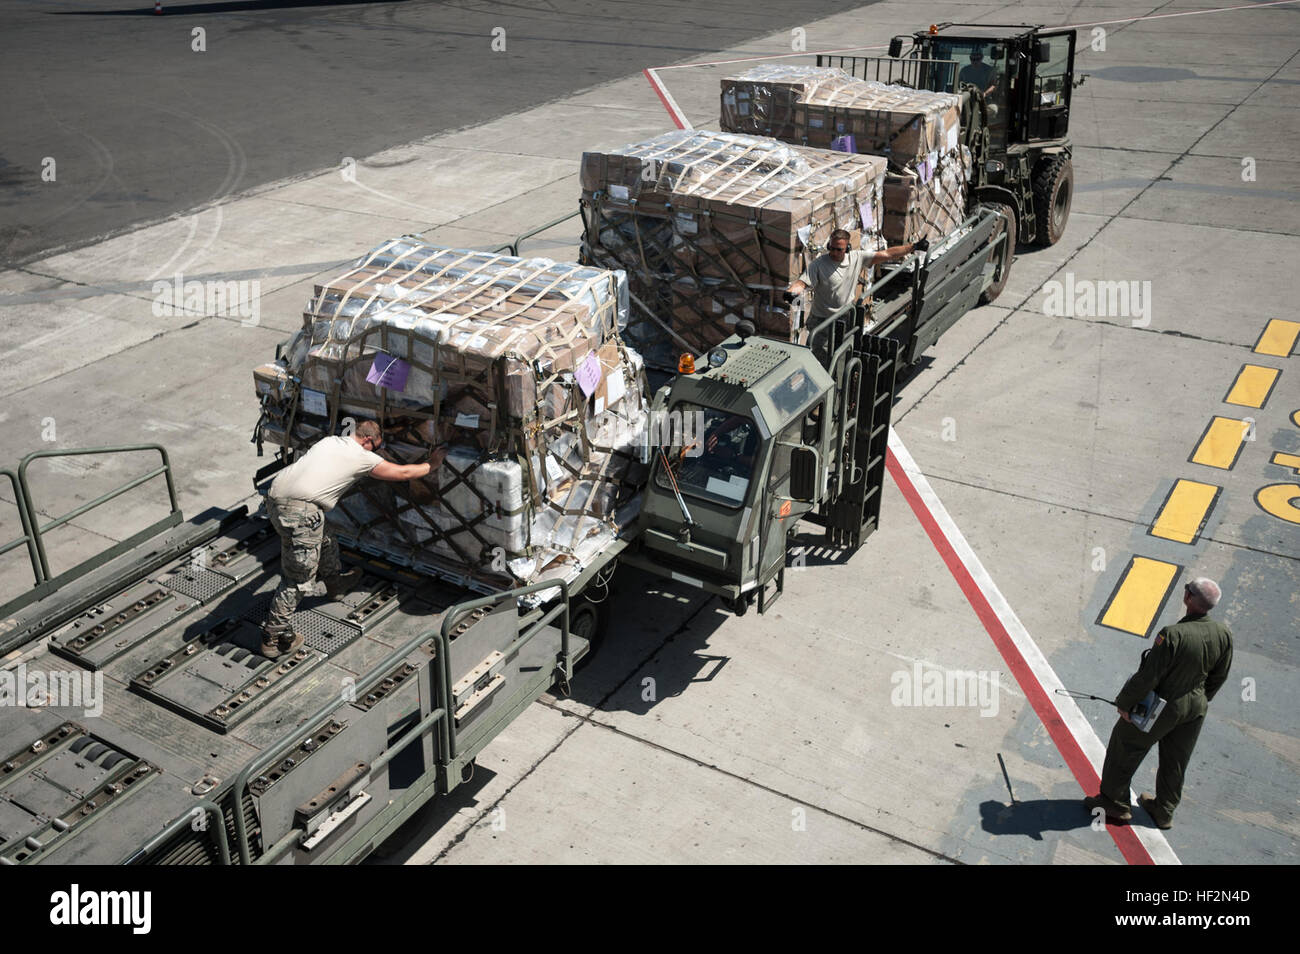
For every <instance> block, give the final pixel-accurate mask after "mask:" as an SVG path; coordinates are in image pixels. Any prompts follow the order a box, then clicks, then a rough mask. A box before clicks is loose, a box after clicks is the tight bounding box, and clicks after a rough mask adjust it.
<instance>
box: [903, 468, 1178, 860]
mask: <svg viewBox="0 0 1300 954" xmlns="http://www.w3.org/2000/svg"><path fill="white" fill-rule="evenodd" d="M885 466H886V467H887V468H888V469H889V473H890V476H892V477H893V478H894V483H895V484H897V485H898V489H899V490H901V491H902V492H903V496H904V497H905V498H906V499H907V502H908V505H909V506H911V508H912V513H914V514H916V519H917V520H919V521H920V522H921V526H922V527H923V528H924V529H925V533H926V536H928V537H929V538H930V542H931V543H933V544H934V548H935V549H936V550H938V551H939V556H940V557H941V558H942V559H943V562H944V563H945V564H946V565H947V567H948V571H949V572H950V573H951V574H952V575H953V578H954V579H955V580H956V581H957V585H958V586H959V587H961V591H962V592H963V593H964V594H965V595H966V599H967V601H968V602H969V603H970V605H971V608H972V609H974V610H975V615H976V616H978V617H979V619H980V622H981V623H983V624H984V629H985V631H986V632H987V633H988V634H989V636H990V637H991V638H992V639H993V644H994V645H995V646H996V647H997V649H998V652H999V653H1001V654H1002V659H1003V660H1004V661H1005V662H1006V664H1007V666H1008V667H1009V668H1010V669H1011V673H1012V675H1013V676H1015V678H1016V682H1017V683H1019V684H1020V688H1021V689H1023V690H1024V693H1025V697H1026V698H1027V699H1028V700H1029V704H1030V705H1031V706H1033V707H1034V712H1035V713H1036V714H1037V715H1038V718H1039V719H1040V720H1041V721H1042V723H1043V726H1044V727H1045V728H1046V729H1047V734H1048V735H1049V736H1051V738H1052V742H1053V744H1055V745H1056V749H1057V751H1058V752H1060V753H1061V757H1062V758H1064V759H1065V764H1066V765H1067V766H1069V768H1070V771H1071V772H1072V773H1073V774H1074V777H1075V780H1076V781H1078V783H1079V785H1080V787H1081V788H1082V789H1083V790H1084V791H1085V792H1088V793H1092V792H1096V791H1097V790H1098V787H1099V786H1100V784H1101V779H1100V778H1099V777H1098V776H1097V772H1096V770H1095V769H1094V768H1093V767H1092V763H1091V762H1090V761H1088V757H1087V756H1086V755H1084V753H1083V749H1081V748H1080V747H1079V743H1078V741H1077V740H1076V739H1075V738H1074V735H1073V733H1071V732H1070V730H1069V728H1068V727H1067V726H1066V724H1065V722H1064V720H1062V718H1061V714H1060V713H1059V712H1058V711H1057V709H1056V705H1055V703H1053V702H1052V698H1051V696H1050V695H1048V693H1047V690H1045V689H1044V688H1043V687H1042V685H1041V684H1040V683H1039V681H1038V677H1037V676H1036V675H1035V674H1034V671H1033V669H1032V668H1031V667H1030V666H1029V663H1027V662H1026V661H1025V658H1024V657H1023V656H1022V655H1021V654H1020V650H1019V649H1018V648H1017V647H1016V644H1015V642H1014V641H1013V640H1012V639H1011V634H1010V633H1008V632H1007V629H1006V627H1005V626H1004V625H1003V624H1002V620H1001V619H1000V618H999V617H998V614H997V612H996V611H995V610H994V609H993V607H992V605H990V603H989V601H988V598H987V597H986V596H985V595H984V591H983V590H982V589H981V588H980V586H979V584H978V583H976V582H975V579H974V577H972V576H971V574H970V571H969V570H968V569H967V568H966V564H965V563H963V562H962V560H961V558H960V557H959V556H958V555H957V551H956V549H954V547H953V545H952V544H951V543H950V542H949V540H948V538H947V537H946V536H945V535H944V532H943V530H942V529H941V528H940V526H939V523H938V521H937V520H935V518H934V515H933V514H931V513H930V510H929V508H928V507H926V505H925V501H923V500H922V499H921V495H920V493H919V492H918V491H917V489H916V486H915V485H914V484H913V483H912V480H911V478H910V477H908V475H907V472H906V471H905V470H903V467H902V465H901V464H899V462H898V458H897V457H895V456H894V452H893V450H889V451H887V452H886V456H885ZM1106 828H1107V830H1108V831H1109V832H1110V835H1111V837H1112V838H1113V839H1115V845H1116V847H1118V848H1119V850H1120V854H1122V855H1123V856H1124V860H1125V861H1127V862H1128V863H1129V864H1131V865H1150V864H1155V861H1154V860H1153V859H1152V857H1151V855H1150V854H1149V853H1148V852H1147V850H1146V846H1144V845H1143V844H1142V842H1141V841H1139V840H1138V837H1137V835H1136V834H1135V833H1134V831H1133V829H1131V828H1130V827H1129V826H1127V825H1112V824H1110V822H1109V821H1108V822H1107V824H1106Z"/></svg>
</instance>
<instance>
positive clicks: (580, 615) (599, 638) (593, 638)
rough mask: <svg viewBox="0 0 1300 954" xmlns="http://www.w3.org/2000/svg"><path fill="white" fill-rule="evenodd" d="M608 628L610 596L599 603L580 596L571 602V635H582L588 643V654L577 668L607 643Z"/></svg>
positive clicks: (583, 665) (585, 663) (588, 660)
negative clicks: (606, 632) (606, 633)
mask: <svg viewBox="0 0 1300 954" xmlns="http://www.w3.org/2000/svg"><path fill="white" fill-rule="evenodd" d="M607 592H608V591H607ZM608 628H609V597H608V596H606V597H605V599H604V600H602V601H601V602H599V603H593V602H591V600H588V599H585V598H583V597H578V598H577V599H575V600H574V601H573V602H572V603H570V604H569V635H571V636H581V637H582V638H583V639H585V640H586V641H587V643H588V645H587V654H586V655H585V656H583V657H582V659H581V660H579V661H578V664H577V666H576V667H575V670H576V669H582V668H583V667H585V666H586V665H587V664H588V663H589V662H591V660H592V659H594V658H595V657H596V653H598V652H599V651H600V647H601V646H603V645H604V644H605V631H606V629H608Z"/></svg>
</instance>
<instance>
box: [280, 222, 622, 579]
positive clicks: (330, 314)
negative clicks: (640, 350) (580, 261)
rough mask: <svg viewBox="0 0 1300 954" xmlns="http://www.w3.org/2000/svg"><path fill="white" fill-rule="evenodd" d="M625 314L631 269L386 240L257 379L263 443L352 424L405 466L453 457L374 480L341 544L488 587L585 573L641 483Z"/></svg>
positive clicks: (318, 295) (337, 282) (350, 503)
mask: <svg viewBox="0 0 1300 954" xmlns="http://www.w3.org/2000/svg"><path fill="white" fill-rule="evenodd" d="M626 311H627V284H626V279H625V278H624V276H622V275H619V274H617V273H611V272H607V271H602V270H600V269H593V268H583V267H581V266H578V265H563V264H556V263H555V262H552V261H549V260H547V259H518V258H510V257H507V256H500V255H493V254H490V253H486V252H478V251H466V250H457V249H448V248H441V247H439V246H434V245H430V244H428V243H426V242H425V241H424V240H422V239H420V238H418V237H412V236H407V237H405V238H402V239H397V240H395V241H392V242H388V243H386V244H384V245H382V246H380V247H379V248H377V249H375V250H374V251H373V252H371V253H370V254H369V255H367V256H366V257H364V258H362V259H360V260H359V261H358V262H356V263H355V264H354V265H353V267H352V268H350V269H348V270H347V271H346V272H344V273H343V274H341V275H339V276H338V277H337V278H334V279H332V280H330V281H328V282H325V283H323V284H321V285H318V286H317V287H316V291H315V294H314V296H313V297H312V300H311V302H310V303H309V304H308V307H307V310H306V312H305V313H304V316H303V327H302V330H300V331H299V332H298V333H297V334H296V335H295V336H294V338H293V339H292V340H291V341H290V343H289V345H288V348H287V350H286V353H285V355H284V358H283V359H282V361H281V362H277V363H276V364H272V365H264V366H262V367H260V368H258V369H256V370H255V371H254V381H255V385H256V389H257V393H258V396H259V398H260V399H261V401H262V405H263V417H262V422H261V425H260V427H261V436H262V439H263V440H267V441H270V442H273V443H278V444H281V445H283V446H286V447H293V448H297V449H305V448H306V447H309V446H310V445H311V444H312V443H314V441H315V440H317V439H319V438H320V437H321V436H324V435H325V434H333V433H338V432H339V430H340V429H341V428H343V427H345V426H346V419H347V418H352V419H354V420H360V419H371V420H376V421H378V422H379V423H380V426H381V427H382V428H383V431H384V437H385V442H386V453H387V454H388V455H389V456H391V457H392V458H394V459H395V460H396V461H397V462H398V463H415V462H419V461H422V460H424V459H425V458H426V457H427V455H428V453H429V451H430V450H431V449H433V448H434V447H437V446H438V445H440V444H444V443H445V444H448V445H450V448H449V451H448V454H447V456H446V459H445V460H444V462H443V464H442V466H441V467H440V468H439V469H438V470H437V471H435V472H434V473H433V474H431V475H430V476H429V477H428V478H426V479H425V480H420V481H412V482H410V483H409V484H389V483H383V482H379V481H373V480H363V481H361V482H360V483H359V484H358V485H357V486H356V487H355V488H354V489H353V490H352V491H351V492H350V493H349V494H348V495H347V496H346V497H344V498H343V500H342V501H341V502H340V504H339V506H338V507H336V508H335V510H334V511H332V512H331V513H330V521H331V523H332V524H334V526H335V529H336V531H337V532H338V533H339V534H340V535H341V536H343V537H345V538H348V539H350V540H352V541H353V542H354V543H355V544H357V545H359V546H362V547H363V548H369V549H371V550H375V551H378V552H382V553H385V554H388V555H391V556H393V557H394V558H395V559H397V560H398V561H399V562H403V563H406V564H409V565H417V566H422V567H425V568H430V569H445V570H447V572H448V573H453V574H463V575H468V576H469V577H471V578H472V579H473V580H476V581H479V582H481V583H483V584H484V586H485V587H486V588H490V587H492V586H494V585H496V586H504V585H510V584H512V583H513V582H514V581H516V580H522V581H525V582H531V581H534V580H536V579H542V578H551V577H555V576H558V577H570V576H572V575H574V574H575V573H576V571H577V569H578V568H580V566H581V565H582V564H583V563H584V562H586V561H588V560H590V559H591V557H592V556H593V555H594V554H595V553H597V552H598V551H599V550H600V548H601V547H603V546H604V545H605V544H607V543H608V542H609V541H610V540H612V539H613V537H614V536H615V535H616V534H617V532H618V530H619V529H620V527H621V526H623V525H625V524H626V522H628V521H629V520H630V519H631V518H632V517H633V516H634V514H632V513H629V512H624V511H626V508H625V507H624V506H623V505H624V504H626V503H628V502H629V501H632V500H633V498H634V497H635V494H636V491H637V490H638V489H639V487H640V485H641V483H642V482H643V480H644V473H643V469H644V468H643V466H642V465H641V464H640V463H639V461H638V460H637V455H638V447H639V443H638V442H639V439H640V436H641V433H642V430H643V427H644V421H645V413H646V406H645V397H644V384H643V379H644V374H643V369H642V366H641V359H640V357H639V356H638V355H637V354H636V353H635V352H634V351H632V350H631V349H629V348H627V347H626V346H625V345H624V344H623V342H622V340H621V338H620V336H619V334H618V327H619V325H620V324H622V323H624V322H625V321H626V318H625V315H626Z"/></svg>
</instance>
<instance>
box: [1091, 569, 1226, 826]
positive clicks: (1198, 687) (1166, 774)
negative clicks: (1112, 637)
mask: <svg viewBox="0 0 1300 954" xmlns="http://www.w3.org/2000/svg"><path fill="white" fill-rule="evenodd" d="M1218 602H1219V587H1218V585H1217V584H1216V583H1215V582H1214V581H1213V580H1207V579H1204V578H1202V579H1196V580H1193V581H1192V582H1190V583H1188V584H1187V586H1186V587H1184V589H1183V605H1184V606H1185V607H1186V608H1187V615H1186V616H1184V617H1183V618H1182V619H1180V620H1179V621H1178V622H1177V623H1175V624H1174V625H1172V626H1166V627H1165V628H1164V629H1162V630H1161V631H1160V632H1159V633H1158V634H1157V635H1156V639H1155V642H1154V643H1153V644H1152V646H1151V648H1150V649H1148V650H1147V651H1146V652H1144V653H1143V654H1142V665H1141V667H1140V668H1139V669H1138V671H1137V672H1136V673H1135V674H1134V675H1133V676H1132V678H1130V679H1129V681H1128V682H1126V683H1125V684H1124V688H1123V689H1121V690H1120V693H1119V695H1118V696H1116V697H1115V702H1116V708H1117V709H1118V710H1119V716H1120V719H1119V721H1118V722H1116V723H1115V729H1114V731H1112V732H1111V734H1110V743H1109V744H1108V745H1107V746H1106V763H1105V765H1104V766H1103V768H1102V772H1101V792H1100V794H1098V795H1093V796H1091V797H1089V798H1085V799H1084V800H1083V804H1084V805H1085V807H1087V809H1088V810H1089V811H1093V810H1095V809H1097V808H1101V809H1104V810H1105V812H1106V816H1107V817H1108V818H1110V819H1111V820H1112V821H1129V820H1130V819H1132V817H1133V812H1132V810H1131V809H1130V808H1129V800H1128V796H1129V783H1130V782H1131V781H1132V779H1133V773H1134V772H1136V771H1137V768H1138V766H1139V765H1141V764H1142V760H1143V759H1144V758H1145V757H1146V754H1147V751H1148V750H1149V749H1150V748H1151V747H1152V746H1153V745H1155V744H1157V743H1159V745H1160V766H1159V768H1158V769H1157V770H1156V794H1155V797H1154V798H1153V797H1152V796H1151V795H1149V794H1147V793H1146V792H1143V793H1142V795H1141V796H1140V797H1139V798H1138V803H1139V804H1140V805H1141V806H1142V807H1143V808H1145V809H1146V810H1147V813H1148V814H1150V816H1151V819H1152V820H1153V821H1154V822H1155V823H1156V827H1157V828H1162V829H1167V828H1172V827H1173V817H1174V809H1175V808H1177V807H1178V802H1179V800H1180V799H1181V798H1182V795H1183V775H1184V773H1185V772H1186V771H1187V763H1188V762H1189V761H1190V760H1191V758H1192V749H1194V748H1195V747H1196V737H1197V736H1198V735H1200V733H1201V725H1202V724H1203V723H1204V722H1205V712H1206V708H1207V704H1208V703H1209V701H1210V700H1211V699H1213V698H1214V694H1215V693H1216V692H1218V691H1219V689H1220V687H1222V685H1223V684H1224V682H1225V681H1226V680H1227V678H1228V669H1229V668H1230V667H1231V666H1232V633H1231V632H1229V631H1228V627H1226V626H1224V625H1223V624H1222V623H1216V622H1215V621H1214V620H1212V619H1210V618H1209V617H1208V616H1207V615H1206V614H1207V613H1209V611H1210V610H1212V609H1213V608H1214V605H1215V604H1216V603H1218ZM1153 689H1154V690H1155V692H1156V695H1158V696H1160V698H1162V699H1164V700H1165V701H1166V705H1165V708H1164V711H1163V712H1161V713H1160V716H1159V718H1157V719H1156V722H1155V725H1153V726H1151V730H1150V731H1149V732H1143V731H1142V730H1141V729H1139V728H1138V727H1137V726H1135V725H1134V724H1133V722H1132V719H1131V718H1130V716H1129V713H1130V712H1131V711H1132V709H1133V707H1134V706H1135V705H1137V704H1138V703H1139V702H1141V701H1142V699H1143V698H1144V697H1145V696H1146V695H1147V693H1149V692H1150V691H1151V690H1153Z"/></svg>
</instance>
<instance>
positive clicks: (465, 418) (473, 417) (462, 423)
mask: <svg viewBox="0 0 1300 954" xmlns="http://www.w3.org/2000/svg"><path fill="white" fill-rule="evenodd" d="M456 426H457V427H468V428H471V429H474V430H477V429H478V415H477V414H457V415H456Z"/></svg>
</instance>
